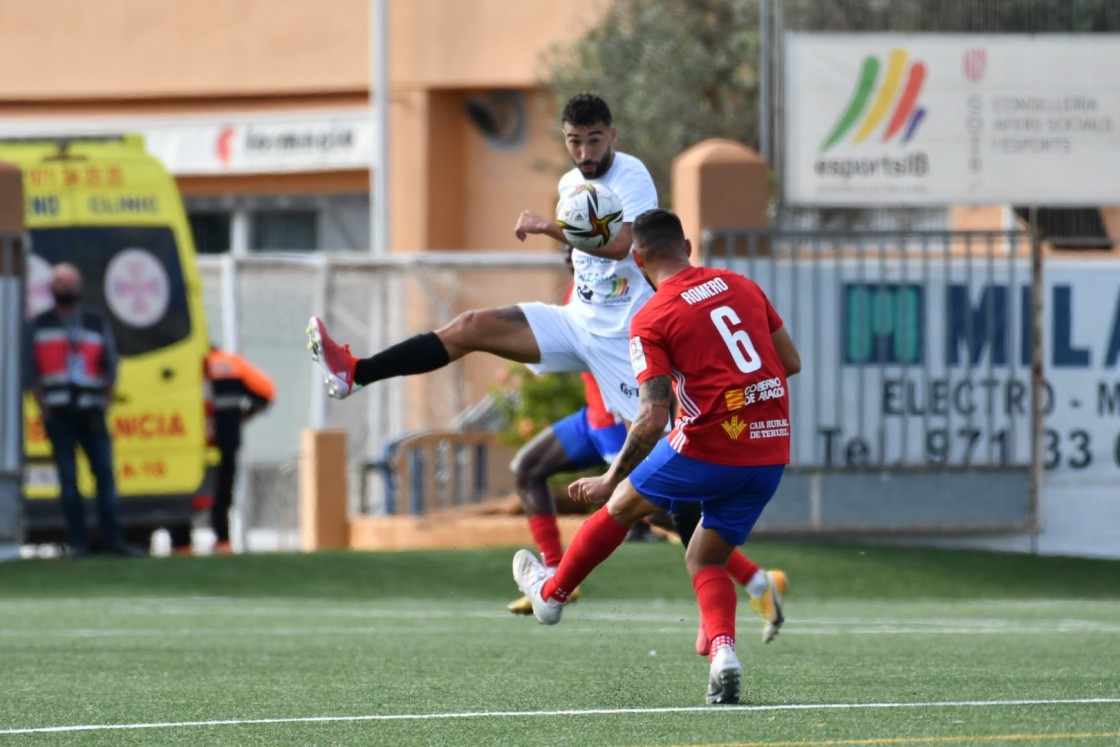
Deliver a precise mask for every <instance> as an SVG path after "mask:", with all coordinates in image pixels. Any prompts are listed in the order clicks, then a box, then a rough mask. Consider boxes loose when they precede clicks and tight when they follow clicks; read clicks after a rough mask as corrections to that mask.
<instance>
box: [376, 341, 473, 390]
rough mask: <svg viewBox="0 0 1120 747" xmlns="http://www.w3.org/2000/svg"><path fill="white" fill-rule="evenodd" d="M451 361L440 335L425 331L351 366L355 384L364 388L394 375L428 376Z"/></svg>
mask: <svg viewBox="0 0 1120 747" xmlns="http://www.w3.org/2000/svg"><path fill="white" fill-rule="evenodd" d="M450 362H451V356H449V355H448V354H447V348H445V347H444V346H443V341H442V340H440V339H439V335H437V334H436V333H435V332H425V333H424V334H422V335H416V336H414V337H410V338H408V339H407V340H404V341H402V342H398V343H397V344H396V345H391V346H389V347H387V348H385V349H384V350H382V351H381V352H380V353H375V354H373V355H371V356H370V357H368V358H362V359H361V360H360V361H358V364H357V365H356V366H355V367H354V383H356V384H361V385H362V386H365V385H366V384H372V383H373V382H375V381H381V380H382V379H391V378H392V377H394V376H410V375H411V374H420V373H427V372H428V371H435V370H436V369H437V368H443V367H444V366H446V365H447V364H448V363H450Z"/></svg>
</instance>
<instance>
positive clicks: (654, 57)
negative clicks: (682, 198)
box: [545, 0, 1120, 204]
mask: <svg viewBox="0 0 1120 747" xmlns="http://www.w3.org/2000/svg"><path fill="white" fill-rule="evenodd" d="M761 2H762V0H687V1H686V0H680V1H678V2H660V1H658V0H613V1H612V2H611V5H610V7H609V8H608V9H607V10H606V11H605V13H604V16H603V18H602V20H601V21H600V23H599V24H598V25H597V26H595V28H593V29H591V30H590V31H589V32H588V33H587V34H586V35H584V36H583V37H581V38H579V39H576V40H574V41H573V42H571V43H569V44H565V45H562V46H559V47H556V48H554V49H552V50H550V51H549V52H548V53H547V54H546V56H545V68H546V73H545V86H546V88H547V89H548V90H549V91H550V92H551V93H552V94H554V96H553V101H554V103H555V106H556V119H557V120H559V115H560V108H561V107H563V105H564V102H565V101H566V100H567V98H568V97H569V96H570V95H571V94H573V93H576V92H578V91H595V92H597V93H599V94H600V95H602V96H603V98H605V99H606V100H607V102H608V103H609V104H610V106H611V109H612V111H613V112H614V116H615V120H616V123H617V124H618V125H619V150H622V151H625V152H627V153H631V154H633V155H635V156H638V157H639V158H641V159H642V160H643V161H645V163H646V166H648V167H649V169H650V172H651V173H652V174H653V177H654V181H655V182H656V183H657V188H658V194H659V195H660V197H661V202H662V203H663V204H669V203H670V192H669V187H670V184H669V174H670V168H671V164H672V159H673V158H674V157H675V156H676V155H677V154H678V153H680V152H681V151H682V150H684V149H686V148H688V147H689V146H691V145H694V144H696V143H698V142H700V141H702V140H705V139H707V138H711V137H726V138H731V139H733V140H737V141H739V142H742V143H745V144H747V145H750V146H752V147H756V148H757V147H758V117H759V106H758V96H759V83H760V75H759V65H760V62H759V61H760V42H761V32H760V22H761V19H760V5H761ZM770 7H771V8H772V12H773V13H774V17H775V20H776V22H777V23H778V24H779V25H781V26H782V28H784V29H786V30H797V31H831V32H856V33H859V32H872V31H875V32H923V33H938V32H943V33H1102V32H1116V31H1120V0H938V1H936V2H933V1H931V0H770ZM779 103H780V102H779ZM775 135H776V136H779V137H780V133H775Z"/></svg>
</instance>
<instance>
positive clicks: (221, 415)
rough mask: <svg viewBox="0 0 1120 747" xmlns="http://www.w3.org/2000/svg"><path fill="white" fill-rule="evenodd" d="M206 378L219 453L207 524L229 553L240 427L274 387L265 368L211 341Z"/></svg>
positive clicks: (261, 407) (266, 403)
mask: <svg viewBox="0 0 1120 747" xmlns="http://www.w3.org/2000/svg"><path fill="white" fill-rule="evenodd" d="M206 377H207V379H208V380H209V382H210V391H211V394H212V396H213V398H214V437H215V442H216V445H217V447H218V451H219V453H220V454H221V462H220V463H219V464H218V484H217V488H216V490H215V492H214V505H213V506H212V507H211V508H210V526H211V528H212V529H213V530H214V536H215V543H214V552H215V553H217V554H222V555H228V554H230V553H232V552H233V548H232V546H231V545H230V542H229V509H230V506H232V505H233V484H234V478H235V477H236V475H237V452H238V450H239V449H240V448H241V427H242V426H243V425H244V424H245V423H246V422H247V421H248V420H249V418H251V417H253V416H254V415H256V414H258V413H260V412H262V411H263V410H265V409H267V408H268V406H269V405H271V404H272V400H273V399H274V398H275V396H276V386H275V385H274V384H273V382H272V379H271V378H269V376H268V374H266V373H265V372H264V371H261V370H260V369H259V368H257V367H256V366H254V365H253V364H251V363H249V361H247V360H245V359H244V358H242V357H241V356H240V355H237V354H236V353H231V352H228V351H225V350H220V349H218V347H217V346H215V345H213V344H211V346H210V352H209V353H208V354H207V356H206Z"/></svg>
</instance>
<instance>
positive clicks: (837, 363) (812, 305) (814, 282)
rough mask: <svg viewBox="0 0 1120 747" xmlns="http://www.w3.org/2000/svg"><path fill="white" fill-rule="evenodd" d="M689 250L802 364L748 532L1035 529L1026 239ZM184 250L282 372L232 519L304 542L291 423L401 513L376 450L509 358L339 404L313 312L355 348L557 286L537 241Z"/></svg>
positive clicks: (743, 244) (355, 482)
mask: <svg viewBox="0 0 1120 747" xmlns="http://www.w3.org/2000/svg"><path fill="white" fill-rule="evenodd" d="M704 252H705V257H704V261H705V262H706V263H708V264H710V265H714V266H727V267H731V268H732V269H735V270H737V271H740V272H743V273H744V274H746V275H748V276H750V277H752V278H754V279H755V280H757V281H758V282H759V283H760V284H761V285H762V286H763V288H764V289H765V290H766V291H767V293H768V294H769V295H770V297H771V299H772V300H773V301H774V303H775V306H776V308H777V309H778V310H779V312H780V313H781V314H782V316H783V318H784V319H785V320H786V323H787V324H788V325H789V327H790V329H791V331H792V333H793V335H794V337H795V339H796V340H797V342H798V345H799V347H800V349H801V352H802V357H803V361H804V364H805V365H804V373H803V374H801V375H800V376H798V377H796V378H795V379H794V380H793V381H792V382H791V401H792V408H793V430H794V434H795V436H794V442H793V467H792V468H791V470H790V472H789V473H788V477H787V479H786V480H785V481H783V488H782V490H783V495H784V496H785V497H784V498H783V500H781V501H776V502H775V504H774V508H773V510H768V511H767V515H766V516H765V517H764V520H763V522H762V523H761V524H760V525H759V529H760V531H766V532H771V533H804V532H813V533H822V532H856V531H859V532H876V531H922V532H930V531H933V532H938V531H954V532H959V531H1002V530H1008V531H1009V530H1022V529H1026V528H1030V527H1031V526H1033V524H1034V522H1035V519H1036V502H1037V501H1036V495H1037V482H1036V479H1037V474H1038V454H1037V450H1036V449H1035V448H1034V444H1035V443H1037V431H1038V428H1039V427H1040V424H1041V418H1040V415H1039V408H1040V401H1039V399H1040V396H1041V394H1042V392H1041V389H1040V387H1039V375H1040V374H1039V373H1038V369H1037V368H1035V366H1034V363H1035V362H1036V361H1035V358H1036V356H1037V354H1038V350H1039V345H1038V340H1039V339H1040V338H1039V335H1040V331H1039V326H1038V325H1039V304H1040V303H1041V300H1040V299H1039V298H1038V297H1037V294H1036V293H1035V290H1034V289H1035V287H1036V277H1037V273H1038V272H1039V270H1040V266H1039V264H1038V247H1037V242H1033V241H1031V239H1030V237H1029V235H1027V234H1024V233H1015V232H973V233H949V232H923V233H894V232H880V233H860V234H852V233H831V234H824V233H811V232H800V233H798V232H779V231H775V232H719V233H709V234H708V235H707V236H706V237H705V242H704ZM200 265H201V269H202V276H203V279H204V285H205V293H204V295H205V298H206V304H207V316H208V319H209V323H210V326H211V329H212V330H213V333H214V336H215V338H217V340H218V341H219V342H221V344H223V345H226V346H229V347H234V348H236V349H238V350H239V351H240V352H241V353H242V354H244V355H245V356H246V357H248V358H249V359H250V360H251V361H253V362H254V363H256V364H257V365H260V366H261V367H262V368H264V369H265V370H266V371H268V372H269V373H270V374H271V375H272V376H273V377H275V378H276V380H277V385H278V392H279V395H278V397H277V402H276V404H275V405H274V408H273V410H271V411H269V412H268V413H266V414H265V415H264V416H262V417H261V418H260V419H259V420H258V421H257V422H253V423H251V424H250V425H249V427H248V429H247V432H246V445H245V450H244V458H243V462H244V465H245V469H244V470H243V473H244V475H245V483H244V484H243V486H242V487H243V489H242V491H241V495H242V496H243V497H244V498H245V500H244V502H243V503H242V504H241V505H240V507H239V513H240V516H241V517H242V519H243V524H244V526H245V528H246V529H248V530H251V532H255V531H260V532H270V533H272V535H273V536H274V537H275V538H278V539H277V541H278V544H279V546H280V547H282V548H294V547H296V546H297V544H298V542H297V529H298V511H297V505H298V496H297V487H296V486H297V480H296V473H297V471H298V462H299V434H300V431H301V430H302V429H303V428H305V427H309V426H312V427H337V428H344V429H345V430H346V431H347V434H348V458H347V462H348V465H349V469H350V474H349V477H350V509H351V511H352V512H354V513H374V514H377V513H387V512H391V511H394V510H400V509H401V504H400V502H399V501H401V500H408V501H412V500H413V498H410V497H406V496H405V494H404V493H402V494H401V495H398V496H397V499H398V502H397V504H394V502H393V496H392V495H390V493H389V491H388V490H387V489H386V486H387V485H388V484H389V483H390V482H391V481H389V480H385V479H381V478H382V477H383V476H382V475H379V473H378V469H380V468H379V466H378V465H384V464H388V463H391V462H393V460H394V458H395V455H394V454H393V453H392V449H391V448H390V447H391V446H392V445H393V444H394V443H396V442H397V441H398V440H399V439H400V438H401V437H402V436H404V435H406V434H409V433H422V432H426V431H447V430H456V429H464V428H465V429H476V428H477V421H478V419H479V418H480V417H482V416H480V414H479V413H480V411H481V412H482V413H485V412H486V407H485V406H481V407H480V406H479V402H480V401H482V400H485V398H486V396H487V393H488V392H489V390H490V388H491V387H492V386H493V385H494V382H496V381H498V380H499V379H500V378H501V376H502V372H503V371H504V370H506V369H507V368H508V365H509V364H507V363H506V362H505V361H502V360H500V359H498V358H495V357H493V356H488V355H482V354H472V355H469V356H467V357H466V358H464V359H463V360H461V361H458V362H456V363H454V364H452V365H451V366H449V367H447V368H445V369H441V370H440V371H437V372H433V373H430V374H425V375H422V376H417V377H410V378H408V379H395V380H389V381H385V382H380V383H377V384H375V385H372V386H370V387H367V388H366V389H365V390H363V391H360V392H358V393H357V394H355V395H354V396H352V397H351V398H348V399H346V400H344V401H341V402H337V401H334V400H330V399H328V398H327V397H326V395H325V391H324V389H323V386H322V384H321V377H320V376H319V374H318V372H317V370H316V369H315V368H313V366H312V364H311V363H310V359H309V356H308V353H307V351H306V349H305V340H306V338H305V334H304V328H305V326H306V322H307V320H308V318H309V317H310V316H311V315H312V314H317V315H319V316H322V317H323V318H324V319H325V320H326V322H327V324H328V327H329V329H330V330H331V332H332V334H333V335H335V336H336V338H337V339H339V340H340V341H346V342H349V343H350V344H351V345H352V346H353V350H354V352H355V353H357V354H359V355H366V354H369V353H371V352H374V351H376V350H379V349H382V348H384V347H385V346H387V345H388V344H390V343H392V342H395V341H397V340H400V339H404V338H405V337H408V336H410V335H412V334H416V333H419V332H424V331H428V330H430V329H435V328H438V327H439V326H441V325H442V324H444V323H446V322H448V321H450V320H451V319H452V318H453V317H454V316H455V315H456V314H457V313H459V312H461V311H465V310H468V309H473V308H482V307H488V306H500V305H505V304H511V303H517V302H519V301H523V300H526V299H533V298H539V299H542V300H550V299H558V298H559V297H560V296H561V294H562V292H563V289H564V287H565V285H566V283H567V281H568V275H567V273H566V269H565V268H564V266H563V264H562V263H561V261H560V259H559V258H558V257H557V256H552V255H546V254H539V255H521V254H518V255H510V254H496V253H495V254H447V253H441V254H425V255H422V256H419V257H389V258H385V259H373V258H356V257H354V256H352V255H344V256H331V255H306V256H299V257H294V256H283V257H259V256H253V257H245V258H233V257H222V258H214V260H213V261H211V260H210V259H209V258H204V259H203V260H202V261H201V262H200ZM472 408H473V412H472V413H471V415H470V416H469V417H464V415H463V413H464V412H466V411H471V410H472ZM397 461H399V459H398V460H397ZM493 485H494V483H491V487H493ZM468 492H470V493H471V495H472V496H473V498H471V500H474V499H476V498H477V497H478V495H476V494H477V493H479V491H468ZM491 494H493V493H492V492H491ZM248 544H249V546H250V548H251V549H254V544H253V542H251V541H250V542H249V543H248Z"/></svg>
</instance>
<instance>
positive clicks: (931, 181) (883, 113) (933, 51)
mask: <svg viewBox="0 0 1120 747" xmlns="http://www.w3.org/2000/svg"><path fill="white" fill-rule="evenodd" d="M784 64H785V79H784V87H785V114H784V117H785V127H784V131H785V133H784V134H785V163H784V189H785V199H786V200H787V202H789V203H791V204H805V205H836V206H840V205H846V206H861V205H899V204H907V205H944V204H962V203H969V204H993V203H997V204H1000V203H1011V204H1016V205H1101V204H1106V205H1107V204H1118V203H1120V179H1117V177H1116V175H1117V174H1120V131H1118V127H1120V75H1117V71H1120V35H1115V34H1113V35H1090V34H1082V35H1074V34H1046V35H1037V36H1027V35H1008V34H1002V35H968V34H948V35H935V34H847V35H840V34H809V33H789V34H787V35H786V37H785V60H784Z"/></svg>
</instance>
